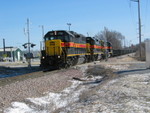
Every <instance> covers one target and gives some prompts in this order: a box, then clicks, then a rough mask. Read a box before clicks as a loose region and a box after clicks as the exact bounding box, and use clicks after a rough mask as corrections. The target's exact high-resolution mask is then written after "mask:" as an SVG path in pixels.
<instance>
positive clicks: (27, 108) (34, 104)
mask: <svg viewBox="0 0 150 113" xmlns="http://www.w3.org/2000/svg"><path fill="white" fill-rule="evenodd" d="M80 84H81V82H79V81H72V86H71V87H68V88H66V89H65V90H63V91H62V92H60V93H52V92H49V93H48V92H47V93H46V95H45V96H43V97H39V98H27V99H25V101H24V102H13V103H12V106H11V107H9V108H7V109H6V110H5V111H4V113H26V112H27V113H47V112H52V111H54V110H56V109H58V108H61V107H65V106H67V105H68V104H70V103H73V102H75V101H77V100H78V98H79V95H80V93H81V92H82V91H83V90H84V88H81V89H76V88H77V87H78V86H79V85H80Z"/></svg>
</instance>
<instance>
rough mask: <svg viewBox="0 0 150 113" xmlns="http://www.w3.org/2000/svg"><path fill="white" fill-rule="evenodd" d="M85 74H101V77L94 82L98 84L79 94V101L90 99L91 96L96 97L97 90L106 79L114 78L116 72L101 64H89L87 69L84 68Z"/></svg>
mask: <svg viewBox="0 0 150 113" xmlns="http://www.w3.org/2000/svg"><path fill="white" fill-rule="evenodd" d="M86 75H87V76H91V75H92V76H101V77H102V78H101V79H100V80H98V81H99V82H97V80H95V81H96V83H98V84H99V85H97V86H95V87H92V88H91V89H90V90H88V91H85V92H83V93H82V94H81V95H80V101H82V102H83V101H89V100H90V101H91V97H93V96H94V97H95V96H96V97H97V98H98V94H97V90H98V89H100V88H101V86H102V85H104V84H105V83H107V81H109V80H111V79H114V78H115V77H116V74H114V72H113V70H112V69H108V68H105V67H103V66H101V65H95V66H90V67H89V68H88V69H87V70H86Z"/></svg>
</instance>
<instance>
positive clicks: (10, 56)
mask: <svg viewBox="0 0 150 113" xmlns="http://www.w3.org/2000/svg"><path fill="white" fill-rule="evenodd" d="M0 59H1V60H5V61H14V62H15V61H21V60H22V59H23V52H22V51H21V50H20V49H19V48H17V47H5V53H4V48H0Z"/></svg>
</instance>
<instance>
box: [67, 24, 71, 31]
mask: <svg viewBox="0 0 150 113" xmlns="http://www.w3.org/2000/svg"><path fill="white" fill-rule="evenodd" d="M67 25H68V27H69V31H70V26H71V23H67Z"/></svg>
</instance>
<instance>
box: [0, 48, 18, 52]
mask: <svg viewBox="0 0 150 113" xmlns="http://www.w3.org/2000/svg"><path fill="white" fill-rule="evenodd" d="M17 49H19V48H17V47H6V48H5V51H7V52H9V51H16V50H17ZM2 51H4V48H0V52H2Z"/></svg>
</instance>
